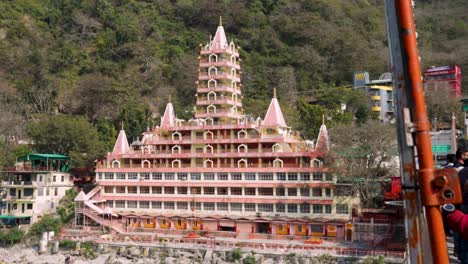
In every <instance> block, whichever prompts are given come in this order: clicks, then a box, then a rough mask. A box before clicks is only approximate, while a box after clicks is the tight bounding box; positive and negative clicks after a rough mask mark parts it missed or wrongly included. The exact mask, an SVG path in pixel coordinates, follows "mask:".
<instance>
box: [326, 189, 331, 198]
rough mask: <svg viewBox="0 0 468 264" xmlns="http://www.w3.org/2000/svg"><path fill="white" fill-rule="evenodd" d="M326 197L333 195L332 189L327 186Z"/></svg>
mask: <svg viewBox="0 0 468 264" xmlns="http://www.w3.org/2000/svg"><path fill="white" fill-rule="evenodd" d="M325 197H331V189H330V188H325Z"/></svg>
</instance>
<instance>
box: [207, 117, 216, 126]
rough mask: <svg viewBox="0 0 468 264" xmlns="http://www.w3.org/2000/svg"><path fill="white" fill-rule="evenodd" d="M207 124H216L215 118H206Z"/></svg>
mask: <svg viewBox="0 0 468 264" xmlns="http://www.w3.org/2000/svg"><path fill="white" fill-rule="evenodd" d="M205 125H207V126H212V125H214V121H213V118H211V117H208V118H207V119H205Z"/></svg>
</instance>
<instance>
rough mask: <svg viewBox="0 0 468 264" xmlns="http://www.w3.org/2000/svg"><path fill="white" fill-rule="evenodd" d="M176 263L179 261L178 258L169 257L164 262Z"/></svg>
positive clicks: (166, 263)
mask: <svg viewBox="0 0 468 264" xmlns="http://www.w3.org/2000/svg"><path fill="white" fill-rule="evenodd" d="M176 261H177V259H176V258H173V257H167V258H166V259H165V260H164V264H175V263H177V262H176Z"/></svg>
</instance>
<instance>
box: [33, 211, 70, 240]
mask: <svg viewBox="0 0 468 264" xmlns="http://www.w3.org/2000/svg"><path fill="white" fill-rule="evenodd" d="M61 227H62V221H61V220H60V218H57V217H54V216H52V215H45V216H43V217H42V218H41V220H39V221H38V222H36V223H35V224H33V225H32V226H31V229H30V230H29V234H30V235H32V236H39V235H41V234H42V233H43V232H50V231H54V232H55V233H58V232H59V231H60V228H61Z"/></svg>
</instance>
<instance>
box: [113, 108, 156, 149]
mask: <svg viewBox="0 0 468 264" xmlns="http://www.w3.org/2000/svg"><path fill="white" fill-rule="evenodd" d="M150 116H151V113H150V110H149V107H148V106H147V105H145V104H143V103H129V104H127V105H125V106H124V107H123V109H122V111H121V112H120V114H119V117H118V120H119V121H120V122H123V124H124V128H125V133H126V134H127V138H128V140H130V141H132V140H133V139H137V137H138V136H139V135H140V134H141V133H142V132H143V131H146V129H147V128H148V127H151V120H150Z"/></svg>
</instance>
